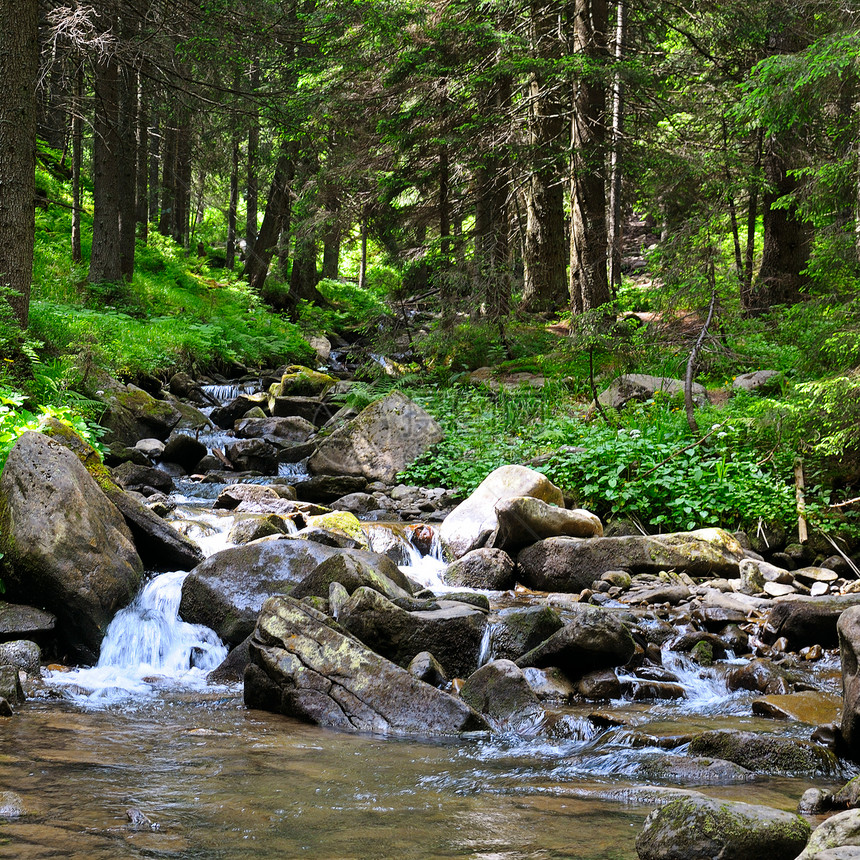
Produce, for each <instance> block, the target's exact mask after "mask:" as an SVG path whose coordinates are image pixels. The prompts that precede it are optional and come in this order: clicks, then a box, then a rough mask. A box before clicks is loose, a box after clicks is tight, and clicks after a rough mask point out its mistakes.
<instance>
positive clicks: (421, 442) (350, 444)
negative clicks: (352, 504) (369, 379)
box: [308, 391, 443, 495]
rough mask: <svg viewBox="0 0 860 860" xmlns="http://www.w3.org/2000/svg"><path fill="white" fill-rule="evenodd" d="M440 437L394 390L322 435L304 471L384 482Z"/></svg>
mask: <svg viewBox="0 0 860 860" xmlns="http://www.w3.org/2000/svg"><path fill="white" fill-rule="evenodd" d="M442 436H443V434H442V428H441V427H440V426H439V425H438V424H437V423H436V421H435V420H434V419H433V418H432V416H431V415H430V414H429V413H427V412H425V411H424V410H423V409H422V408H421V407H420V406H418V405H417V404H416V403H413V402H412V401H411V400H410V399H409V398H408V397H406V396H405V395H403V394H401V393H400V392H398V391H395V392H394V393H392V394H389V395H388V396H387V397H383V398H382V399H381V400H377V401H376V402H375V403H371V404H370V406H368V407H367V408H366V409H363V410H362V411H361V412H360V413H359V415H358V416H357V417H356V418H355V419H353V420H352V421H350V422H349V423H348V424H346V425H344V426H343V427H340V428H338V429H337V430H335V431H334V432H333V433H332V434H331V435H330V436H328V437H326V438H325V439H323V440H322V441H321V442H320V445H319V447H318V448H317V450H316V453H315V454H313V456H312V457H311V458H310V460H308V470H309V471H310V472H311V473H312V474H315V475H355V476H358V477H363V478H366V479H367V480H369V481H385V482H387V483H390V482H392V481H393V480H394V476H395V475H396V474H397V473H398V472H401V471H402V470H403V469H405V468H406V467H407V466H408V465H409V464H410V463H411V462H412V461H413V460H415V459H416V458H417V457H419V456H420V455H421V454H423V453H424V452H425V451H426V450H427V449H428V448H429V447H430V446H431V445H435V444H436V443H437V442H440V441H441V440H442ZM341 495H343V494H341Z"/></svg>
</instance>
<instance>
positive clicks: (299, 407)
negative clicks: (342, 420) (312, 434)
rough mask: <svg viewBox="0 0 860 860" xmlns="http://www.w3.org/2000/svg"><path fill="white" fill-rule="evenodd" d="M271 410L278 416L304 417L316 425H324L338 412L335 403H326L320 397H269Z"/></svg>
mask: <svg viewBox="0 0 860 860" xmlns="http://www.w3.org/2000/svg"><path fill="white" fill-rule="evenodd" d="M268 405H269V411H270V412H271V413H272V415H273V416H274V417H276V418H293V417H295V418H303V419H304V420H305V421H309V422H310V423H311V424H313V425H314V427H322V426H323V425H324V424H325V423H326V422H327V421H330V420H331V419H332V418H333V417H334V416H335V415H336V414H337V412H338V410H339V407H338V406H337V405H336V404H334V403H326V402H325V401H323V400H320V399H319V398H318V397H272V396H270V397H269V401H268Z"/></svg>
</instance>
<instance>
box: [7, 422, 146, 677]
mask: <svg viewBox="0 0 860 860" xmlns="http://www.w3.org/2000/svg"><path fill="white" fill-rule="evenodd" d="M0 551H2V552H3V553H5V556H6V558H5V559H4V562H6V563H7V571H6V573H5V574H4V582H5V584H6V586H7V590H8V592H9V594H10V596H13V597H14V598H15V599H17V600H20V601H21V602H22V603H38V604H40V605H42V606H45V607H47V608H48V609H49V610H50V611H52V612H54V613H55V614H56V615H57V617H58V619H59V622H60V625H59V632H60V634H61V636H63V638H64V639H65V640H66V642H67V644H69V645H70V646H71V647H72V648H73V649H74V650H76V651H77V653H78V655H79V656H81V657H82V658H84V659H90V660H92V659H94V658H95V657H96V656H97V655H98V652H99V647H100V645H101V640H102V638H103V636H104V631H105V629H106V627H107V625H108V624H109V623H110V621H111V619H112V618H113V616H114V614H115V613H116V611H117V610H118V609H121V608H122V607H123V606H125V605H126V604H127V603H129V602H130V601H131V599H132V598H133V597H134V595H135V594H136V592H137V589H138V586H139V585H140V581H141V577H142V574H143V563H142V562H141V560H140V556H139V555H138V554H137V551H136V550H135V547H134V543H133V540H132V536H131V533H130V532H129V530H128V526H126V524H125V521H124V520H123V518H122V515H121V514H120V513H119V511H118V510H117V509H116V507H115V506H114V505H113V504H112V503H111V502H110V501H108V499H107V497H106V496H105V494H104V493H103V492H102V491H101V490H100V489H99V487H98V485H97V484H96V482H95V480H94V479H93V478H92V477H91V476H90V474H89V473H88V472H87V470H86V469H85V468H84V466H83V464H82V463H81V461H80V460H79V459H78V458H77V457H76V456H75V454H73V453H72V452H71V451H70V450H68V449H67V448H66V447H64V446H63V445H62V444H60V443H59V442H57V441H55V440H52V439H48V438H47V437H46V436H43V435H41V434H39V433H30V432H28V433H25V434H23V435H22V436H21V437H20V438H19V439H18V441H17V442H16V443H15V446H14V447H13V448H12V450H11V452H10V453H9V458H8V459H7V461H6V466H5V468H4V470H3V475H2V478H0Z"/></svg>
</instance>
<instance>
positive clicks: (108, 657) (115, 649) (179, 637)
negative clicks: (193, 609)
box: [48, 571, 227, 707]
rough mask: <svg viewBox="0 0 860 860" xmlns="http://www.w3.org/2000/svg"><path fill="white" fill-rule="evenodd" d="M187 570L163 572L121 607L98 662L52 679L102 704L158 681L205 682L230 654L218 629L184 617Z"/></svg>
mask: <svg viewBox="0 0 860 860" xmlns="http://www.w3.org/2000/svg"><path fill="white" fill-rule="evenodd" d="M186 576H187V573H186V572H185V571H176V572H173V573H163V574H161V575H160V576H157V577H155V578H154V579H151V580H150V581H149V582H147V583H146V584H145V585H144V586H143V588H142V589H141V590H140V592H139V593H138V595H137V597H135V599H134V600H133V601H132V602H131V603H130V604H129V605H128V606H127V607H126V608H125V609H123V610H121V611H120V612H118V613H117V614H116V616H115V617H114V619H113V621H111V623H110V626H109V627H108V629H107V631H106V633H105V638H104V641H103V642H102V649H101V656H100V657H99V662H98V664H97V665H96V666H94V667H93V668H90V669H78V670H75V671H73V672H52V673H49V675H48V682H49V683H50V684H51V685H52V686H54V687H58V688H60V689H63V690H64V691H65V692H66V693H67V694H68V695H69V696H70V697H71V698H74V699H75V700H76V701H78V702H79V703H82V704H90V705H94V706H98V707H103V706H105V705H111V704H114V703H115V702H118V701H122V700H124V699H127V698H129V697H135V698H139V697H142V696H143V697H145V696H147V695H148V694H151V693H152V692H153V687H154V686H155V685H161V686H181V687H201V686H204V685H205V683H206V675H207V674H208V673H209V672H211V671H212V669H214V668H216V667H217V666H218V665H219V664H220V663H221V662H222V661H223V660H224V658H225V657H226V656H227V647H226V646H225V645H224V644H222V642H221V641H220V639H219V638H218V637H217V636H216V634H215V632H214V631H212V630H210V629H209V628H208V627H204V626H202V625H200V624H188V623H186V622H185V621H182V620H181V619H180V618H179V601H180V599H181V597H182V583H183V582H184V580H185V577H186Z"/></svg>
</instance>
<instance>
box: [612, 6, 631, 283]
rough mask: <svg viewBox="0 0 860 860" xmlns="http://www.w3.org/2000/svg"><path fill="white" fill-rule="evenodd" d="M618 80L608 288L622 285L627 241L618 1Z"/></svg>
mask: <svg viewBox="0 0 860 860" xmlns="http://www.w3.org/2000/svg"><path fill="white" fill-rule="evenodd" d="M615 16H616V18H615V50H614V54H615V64H616V67H615V76H614V78H613V82H612V150H611V152H610V156H609V288H610V291H614V289H615V288H616V287H618V286H620V284H621V247H622V244H623V240H624V235H623V224H624V219H623V217H622V195H621V192H622V184H623V178H624V172H623V170H622V165H621V146H622V137H623V135H624V79H623V77H622V75H621V61H622V60H623V59H624V40H625V39H626V37H627V3H626V0H617V6H616V12H615Z"/></svg>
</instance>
